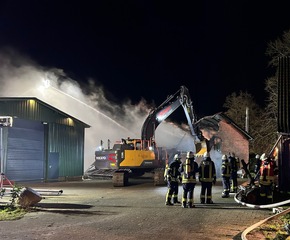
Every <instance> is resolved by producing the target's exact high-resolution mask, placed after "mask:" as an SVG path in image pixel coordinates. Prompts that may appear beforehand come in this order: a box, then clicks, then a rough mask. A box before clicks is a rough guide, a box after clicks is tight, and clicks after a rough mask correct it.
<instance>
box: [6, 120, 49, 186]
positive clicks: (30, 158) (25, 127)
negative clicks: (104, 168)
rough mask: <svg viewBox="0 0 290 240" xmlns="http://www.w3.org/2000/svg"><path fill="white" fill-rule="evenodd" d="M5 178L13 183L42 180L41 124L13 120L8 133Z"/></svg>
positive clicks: (42, 146)
mask: <svg viewBox="0 0 290 240" xmlns="http://www.w3.org/2000/svg"><path fill="white" fill-rule="evenodd" d="M6 176H7V177H8V178H9V179H10V180H14V181H31V180H41V179H43V178H44V126H43V124H42V123H41V122H37V121H30V120H23V119H17V118H16V119H14V121H13V127H11V128H9V131H8V146H7V159H6Z"/></svg>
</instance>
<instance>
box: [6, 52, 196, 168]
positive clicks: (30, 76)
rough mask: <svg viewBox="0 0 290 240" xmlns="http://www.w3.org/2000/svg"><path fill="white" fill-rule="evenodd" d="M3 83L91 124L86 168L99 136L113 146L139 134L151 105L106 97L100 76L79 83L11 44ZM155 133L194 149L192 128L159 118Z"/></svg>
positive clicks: (161, 140)
mask: <svg viewBox="0 0 290 240" xmlns="http://www.w3.org/2000/svg"><path fill="white" fill-rule="evenodd" d="M116 80H118V79H116ZM0 84H1V88H0V97H36V98H38V99H40V100H42V101H44V102H45V103H47V104H49V105H51V106H53V107H55V108H58V109H60V110H61V111H63V112H65V113H67V114H69V115H71V116H72V117H74V118H77V119H78V120H80V121H82V122H84V123H86V124H88V125H90V126H91V127H90V128H88V129H86V131H85V153H84V159H85V161H84V170H86V169H87V168H88V167H89V166H90V165H91V164H92V163H93V161H94V152H95V150H96V148H97V147H98V146H99V145H100V142H101V140H103V141H104V144H105V147H106V145H107V144H106V143H107V140H108V139H110V141H111V146H112V144H113V143H114V142H115V141H120V140H121V139H122V138H127V137H130V138H140V137H141V128H142V124H143V122H144V121H145V119H146V117H147V115H148V113H149V111H150V108H151V107H152V106H151V105H150V104H148V103H147V102H146V101H145V100H144V99H141V100H140V102H139V103H138V104H136V105H133V104H132V103H131V101H130V100H127V101H124V102H122V103H118V104H116V103H112V102H110V101H108V99H107V98H106V92H108V91H109V89H108V90H107V89H106V90H105V89H104V88H103V86H102V85H101V84H98V85H97V84H96V80H94V79H88V80H87V82H86V83H83V82H81V84H80V83H79V81H77V80H75V79H71V78H70V77H69V76H67V74H66V73H65V72H64V71H63V70H61V69H55V68H50V69H49V68H47V67H43V66H39V65H38V64H37V63H36V62H34V61H33V60H31V59H29V58H27V57H25V56H23V55H20V54H18V53H16V52H15V51H13V50H11V49H9V50H7V49H5V50H3V49H2V50H0ZM169 94H170V93H169ZM164 100H165V99H164ZM162 102H163V101H162ZM160 104H161V102H160ZM155 139H156V142H157V144H158V146H164V147H167V148H173V147H175V148H177V149H178V150H180V151H189V150H194V149H195V147H194V142H193V138H192V137H191V134H190V133H189V131H185V130H182V129H181V128H180V127H179V126H177V124H173V123H168V122H165V121H164V122H163V123H161V124H160V125H159V127H158V128H157V130H156V136H155Z"/></svg>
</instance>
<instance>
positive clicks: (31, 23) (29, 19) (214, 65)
mask: <svg viewBox="0 0 290 240" xmlns="http://www.w3.org/2000/svg"><path fill="white" fill-rule="evenodd" d="M195 2H197V3H195ZM287 2H288V1H246V0H245V1H214V0H213V1H146V0H144V1H139V0H135V1H121V0H115V1H110V0H104V1H85V0H83V1H60V0H59V1H53V0H49V1H46V0H41V1H40V0H34V1H32V0H26V1H23V0H22V1H20V0H18V1H17V0H16V1H8V0H7V1H5V0H4V1H3V0H2V1H1V3H0V49H1V48H4V47H11V48H13V49H15V50H17V51H18V52H20V53H21V54H23V55H26V56H28V57H30V58H31V59H33V60H34V61H36V62H37V63H38V64H39V65H41V66H44V67H55V68H60V69H63V70H64V72H66V73H67V74H68V75H69V76H70V77H71V78H73V79H74V80H76V81H78V82H87V81H88V79H94V81H95V82H96V83H97V84H102V85H104V87H105V89H106V91H107V92H108V93H110V94H109V95H108V97H109V98H110V99H111V100H112V101H114V102H122V101H124V100H126V99H130V100H132V102H133V103H134V102H135V103H137V102H139V101H140V100H141V99H142V98H144V99H145V100H146V101H148V102H152V101H154V102H155V103H156V104H157V105H159V104H161V103H162V102H163V101H164V100H165V99H166V97H167V96H168V95H169V94H173V93H175V92H176V91H177V90H178V89H179V87H180V86H181V85H185V86H187V87H188V89H189V91H190V94H191V98H192V101H193V105H194V108H195V110H196V112H197V114H198V115H199V116H204V115H212V114H214V113H216V112H220V111H223V108H222V105H223V103H224V102H225V98H226V96H228V95H230V94H231V93H232V92H239V91H240V90H242V91H247V92H248V93H251V94H252V95H253V96H254V97H255V98H256V100H257V101H258V103H260V104H262V103H263V102H264V100H265V98H266V95H265V92H264V82H265V79H266V78H267V77H270V76H271V75H272V74H273V70H272V69H270V68H269V67H268V62H269V59H268V58H267V57H266V56H265V51H266V47H267V43H269V42H270V41H274V40H276V39H277V37H281V36H282V34H283V32H284V31H287V30H289V29H290V14H289V8H288V3H287ZM270 3H271V4H270ZM0 67H1V66H0Z"/></svg>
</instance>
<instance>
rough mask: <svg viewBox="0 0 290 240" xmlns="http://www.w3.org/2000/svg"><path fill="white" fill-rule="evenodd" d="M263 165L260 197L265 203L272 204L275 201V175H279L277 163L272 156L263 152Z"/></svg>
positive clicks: (261, 168)
mask: <svg viewBox="0 0 290 240" xmlns="http://www.w3.org/2000/svg"><path fill="white" fill-rule="evenodd" d="M260 159H261V167H260V172H259V175H260V178H259V186H260V197H261V200H262V202H263V203H267V204H271V203H273V188H274V180H275V175H277V171H278V168H277V165H276V162H275V161H273V160H272V159H271V158H270V157H267V156H266V154H265V153H263V154H262V155H261V157H260Z"/></svg>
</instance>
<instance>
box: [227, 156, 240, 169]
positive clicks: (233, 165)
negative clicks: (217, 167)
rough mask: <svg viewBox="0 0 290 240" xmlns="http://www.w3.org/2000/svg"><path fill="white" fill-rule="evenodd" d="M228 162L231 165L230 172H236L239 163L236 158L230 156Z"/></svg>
mask: <svg viewBox="0 0 290 240" xmlns="http://www.w3.org/2000/svg"><path fill="white" fill-rule="evenodd" d="M229 162H230V164H231V171H232V172H237V171H238V170H239V168H240V161H239V159H238V158H236V157H233V156H230V157H229Z"/></svg>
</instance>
